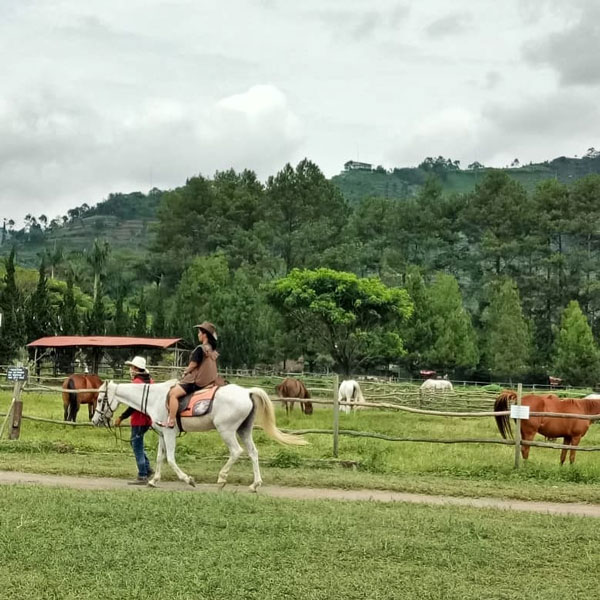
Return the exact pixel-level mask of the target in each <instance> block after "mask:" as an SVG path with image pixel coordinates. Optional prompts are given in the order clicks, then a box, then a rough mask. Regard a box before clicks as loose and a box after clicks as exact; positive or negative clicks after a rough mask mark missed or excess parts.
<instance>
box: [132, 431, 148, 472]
mask: <svg viewBox="0 0 600 600" xmlns="http://www.w3.org/2000/svg"><path fill="white" fill-rule="evenodd" d="M148 429H149V427H148V426H147V425H132V426H131V447H132V448H133V455H134V456H135V462H136V463H137V469H138V477H148V475H149V473H150V461H149V460H148V455H147V454H146V451H145V450H144V435H145V434H146V431H148Z"/></svg>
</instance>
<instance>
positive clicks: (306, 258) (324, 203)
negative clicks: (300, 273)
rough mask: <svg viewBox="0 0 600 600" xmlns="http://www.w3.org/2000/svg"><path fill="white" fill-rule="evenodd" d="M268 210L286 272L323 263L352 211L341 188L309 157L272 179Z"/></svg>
mask: <svg viewBox="0 0 600 600" xmlns="http://www.w3.org/2000/svg"><path fill="white" fill-rule="evenodd" d="M265 211H266V220H267V223H268V225H269V229H270V231H271V247H272V249H273V252H274V253H275V254H276V255H277V256H279V257H280V258H281V259H282V260H283V264H284V268H285V272H286V273H289V272H290V271H291V269H293V268H296V267H314V266H317V265H319V264H322V254H323V252H324V251H325V250H327V249H328V248H331V247H333V246H335V245H336V244H337V243H338V242H339V238H340V233H341V231H342V229H343V227H344V225H345V223H346V221H347V218H348V213H349V211H348V207H347V205H346V201H345V200H344V198H343V196H342V194H341V192H340V191H339V189H338V188H337V187H336V186H335V185H334V184H332V183H331V182H330V181H328V180H327V179H326V178H325V176H324V175H323V173H322V172H321V171H320V169H319V168H318V167H317V165H315V164H314V163H312V162H311V161H309V160H307V159H305V160H303V161H301V162H300V163H298V165H297V167H296V168H295V169H294V168H293V167H292V166H291V165H290V164H287V165H285V167H284V168H283V169H282V170H281V171H280V172H279V173H277V175H275V176H274V177H270V178H269V180H268V181H267V189H266V209H265Z"/></svg>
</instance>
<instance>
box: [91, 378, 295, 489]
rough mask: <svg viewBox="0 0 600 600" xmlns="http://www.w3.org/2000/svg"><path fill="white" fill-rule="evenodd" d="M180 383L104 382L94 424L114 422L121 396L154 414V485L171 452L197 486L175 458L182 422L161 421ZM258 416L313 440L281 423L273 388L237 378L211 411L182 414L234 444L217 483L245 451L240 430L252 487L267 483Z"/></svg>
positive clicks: (278, 434)
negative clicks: (255, 433) (257, 438)
mask: <svg viewBox="0 0 600 600" xmlns="http://www.w3.org/2000/svg"><path fill="white" fill-rule="evenodd" d="M175 383H176V381H175V380H173V381H166V382H164V383H156V384H144V385H140V384H139V383H115V382H114V381H108V382H105V383H103V384H102V386H101V387H100V393H99V395H98V403H97V404H96V411H95V412H94V416H93V417H92V423H93V424H94V425H106V426H108V425H109V424H110V419H111V417H112V416H113V414H114V413H115V411H116V410H117V406H118V404H119V402H122V403H123V404H126V405H127V406H131V407H132V408H134V409H135V410H139V411H140V412H142V413H144V414H147V415H148V416H149V417H150V418H151V419H152V423H153V428H154V430H155V431H156V432H157V433H158V435H159V443H158V456H157V459H156V471H155V473H154V476H153V477H152V479H151V480H150V481H149V482H148V485H150V486H152V487H156V484H157V483H158V482H159V481H160V470H161V466H162V463H163V461H164V458H165V455H166V457H167V462H168V463H169V465H170V466H171V468H172V469H173V470H174V471H175V473H176V474H177V477H179V479H181V480H182V481H185V482H186V483H188V484H190V485H192V486H194V485H195V482H194V480H193V479H192V477H190V476H189V475H186V474H185V473H184V472H183V471H182V470H181V469H180V468H179V467H178V466H177V463H176V462H175V444H176V440H177V434H178V433H179V428H178V426H175V427H174V428H168V427H161V426H159V425H157V423H158V422H166V420H167V406H166V399H167V394H168V392H169V390H170V389H171V388H172V387H173V385H174V384H175ZM255 417H258V420H259V425H260V426H261V427H262V428H263V429H264V431H265V433H266V434H267V435H268V436H269V437H271V438H273V439H274V440H276V441H278V442H280V443H281V444H291V445H296V446H300V445H305V444H307V442H306V440H304V439H303V438H301V437H299V436H294V435H290V434H287V433H283V432H282V431H280V430H279V429H277V426H276V424H275V411H274V409H273V404H272V403H271V400H270V399H269V396H268V395H267V393H266V392H265V391H264V390H261V389H260V388H249V389H248V388H243V387H240V386H239V385H234V384H231V385H225V386H223V387H221V388H219V389H218V390H217V393H216V394H215V397H214V400H213V404H212V408H211V410H210V412H209V413H208V414H206V415H203V416H201V417H184V418H182V419H181V424H182V429H183V431H190V432H196V431H209V430H211V429H216V430H217V431H218V432H219V434H220V435H221V437H222V438H223V441H224V442H225V444H226V445H227V447H228V448H229V460H228V461H227V462H226V463H225V465H224V466H223V468H222V469H221V471H220V472H219V478H218V480H217V483H220V484H222V485H225V483H227V475H228V474H229V469H230V468H231V466H232V465H233V464H234V463H235V462H236V460H237V459H238V458H239V457H240V455H241V454H242V452H243V450H242V447H241V446H240V444H239V442H238V440H237V437H236V434H237V435H239V437H240V438H241V440H242V442H243V444H244V446H245V447H246V450H247V452H248V456H249V457H250V460H251V461H252V469H253V471H254V481H253V482H252V485H251V486H250V490H251V491H253V492H255V491H256V490H257V489H258V487H259V486H260V485H261V484H262V478H261V476H260V468H259V465H258V451H257V449H256V446H255V445H254V441H253V439H252V427H253V425H254V419H255Z"/></svg>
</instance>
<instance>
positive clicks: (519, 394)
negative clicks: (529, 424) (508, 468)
mask: <svg viewBox="0 0 600 600" xmlns="http://www.w3.org/2000/svg"><path fill="white" fill-rule="evenodd" d="M522 396H523V384H522V383H519V384H518V385H517V406H521V397H522ZM509 418H510V417H509ZM515 421H516V426H515V469H518V468H519V467H520V466H521V419H515Z"/></svg>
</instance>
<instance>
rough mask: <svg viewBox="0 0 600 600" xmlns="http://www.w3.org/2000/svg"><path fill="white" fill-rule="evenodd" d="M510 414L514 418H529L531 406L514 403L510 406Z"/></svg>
mask: <svg viewBox="0 0 600 600" xmlns="http://www.w3.org/2000/svg"><path fill="white" fill-rule="evenodd" d="M510 416H511V418H513V419H529V406H523V405H521V404H513V405H512V406H511V407H510Z"/></svg>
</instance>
